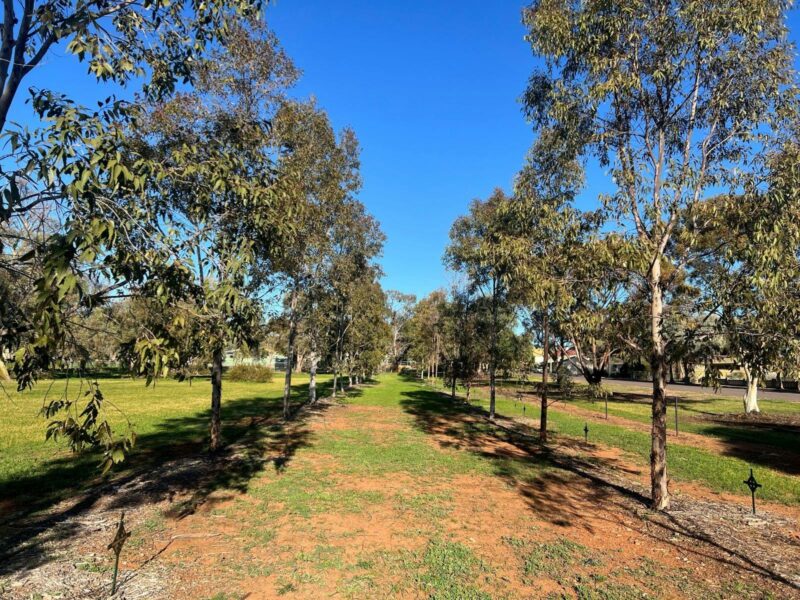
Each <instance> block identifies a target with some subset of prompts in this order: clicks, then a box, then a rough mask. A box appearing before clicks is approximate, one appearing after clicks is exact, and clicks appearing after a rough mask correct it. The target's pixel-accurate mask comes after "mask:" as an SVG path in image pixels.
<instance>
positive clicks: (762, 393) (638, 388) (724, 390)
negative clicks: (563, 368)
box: [576, 377, 800, 402]
mask: <svg viewBox="0 0 800 600" xmlns="http://www.w3.org/2000/svg"><path fill="white" fill-rule="evenodd" d="M576 381H579V382H581V383H584V379H583V378H582V377H580V378H576ZM603 384H604V385H606V386H608V387H609V388H610V389H612V390H614V391H616V390H619V391H621V392H624V391H631V392H643V393H648V392H650V391H651V390H652V385H651V384H650V382H648V381H630V380H628V379H613V378H611V377H608V378H605V379H604V380H603ZM667 394H670V395H672V394H675V395H679V396H680V395H683V394H687V395H692V396H696V397H708V398H720V397H722V398H736V399H740V398H742V397H743V396H744V388H743V387H737V386H727V385H726V386H722V387H720V388H719V391H718V392H715V391H714V390H713V389H712V388H704V387H701V386H699V385H686V384H683V383H671V384H669V385H668V386H667ZM758 397H759V398H760V399H767V400H785V401H787V402H800V392H795V391H791V392H789V391H784V392H781V391H778V390H769V389H760V390H758Z"/></svg>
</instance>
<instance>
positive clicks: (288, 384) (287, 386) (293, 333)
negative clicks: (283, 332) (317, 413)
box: [283, 288, 297, 419]
mask: <svg viewBox="0 0 800 600" xmlns="http://www.w3.org/2000/svg"><path fill="white" fill-rule="evenodd" d="M296 308H297V289H296V288H294V289H292V297H291V300H290V302H289V340H288V342H289V343H288V344H287V348H286V376H285V377H284V379H283V418H284V419H288V418H289V396H290V395H291V393H292V368H293V367H294V344H295V339H296V338H297V320H296V314H295V309H296Z"/></svg>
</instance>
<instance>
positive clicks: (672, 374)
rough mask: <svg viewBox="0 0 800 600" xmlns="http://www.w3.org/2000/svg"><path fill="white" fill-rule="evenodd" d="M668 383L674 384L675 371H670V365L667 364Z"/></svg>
mask: <svg viewBox="0 0 800 600" xmlns="http://www.w3.org/2000/svg"><path fill="white" fill-rule="evenodd" d="M669 382H670V385H671V384H673V383H675V371H674V370H673V369H672V363H669Z"/></svg>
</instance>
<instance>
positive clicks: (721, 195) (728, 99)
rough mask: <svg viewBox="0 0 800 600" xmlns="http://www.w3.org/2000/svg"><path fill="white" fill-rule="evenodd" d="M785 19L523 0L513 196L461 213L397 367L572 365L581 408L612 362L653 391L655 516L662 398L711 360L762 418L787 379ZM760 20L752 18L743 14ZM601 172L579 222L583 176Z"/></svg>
mask: <svg viewBox="0 0 800 600" xmlns="http://www.w3.org/2000/svg"><path fill="white" fill-rule="evenodd" d="M788 8H789V7H788V3H786V2H783V1H782V0H752V1H749V2H713V3H708V2H670V1H664V2H637V1H621V2H613V3H608V2H592V1H589V2H586V1H578V0H574V1H573V0H568V1H551V0H536V1H534V2H533V3H532V4H531V5H530V6H529V7H528V8H527V9H526V10H525V11H524V12H523V21H524V23H525V25H526V27H527V29H528V37H527V39H528V41H529V42H530V45H531V48H532V50H533V53H534V54H535V55H536V56H537V57H539V58H540V59H541V64H542V68H541V69H539V70H537V71H535V72H534V73H533V74H532V75H531V77H530V81H529V83H528V87H527V90H526V91H525V94H524V97H523V105H524V112H525V115H526V116H527V118H528V119H529V120H530V122H531V124H532V125H533V126H534V129H535V134H536V138H535V142H534V143H533V146H532V148H531V150H530V153H529V155H528V158H527V161H526V163H525V165H524V167H523V169H522V170H521V171H520V173H519V175H518V176H517V178H516V184H515V188H514V191H513V194H511V195H506V194H504V193H503V192H502V191H499V190H498V191H496V192H494V193H493V194H492V195H491V196H490V197H489V198H487V199H486V200H476V201H474V202H473V203H472V205H471V206H470V210H469V213H468V214H467V215H465V216H463V217H460V218H459V219H457V220H456V222H455V223H454V224H453V226H452V229H451V234H450V236H451V240H450V245H449V247H448V249H447V251H446V255H445V262H446V264H447V265H448V266H449V267H450V268H452V269H453V270H455V271H456V272H458V273H460V274H461V276H462V278H463V285H461V286H459V289H455V290H453V291H452V292H451V293H450V294H444V293H443V292H437V293H435V294H433V295H431V296H429V297H428V298H424V299H422V300H421V301H420V302H419V304H418V305H417V308H416V310H415V313H414V315H413V317H412V319H411V321H410V323H411V325H410V326H409V328H408V336H409V337H410V339H411V340H412V343H411V350H410V354H409V356H410V357H412V358H413V359H414V360H415V361H416V364H417V365H418V366H420V367H421V368H423V369H425V370H426V371H430V370H431V369H432V370H433V372H434V373H436V372H437V365H443V367H444V368H439V369H438V373H439V374H440V375H446V376H448V377H450V378H451V383H452V385H453V390H455V382H456V380H460V381H462V383H463V384H464V385H465V386H467V388H468V389H469V386H470V385H471V384H472V383H473V381H474V379H475V377H476V375H477V374H478V373H480V375H481V376H482V377H485V378H486V379H488V385H489V399H490V404H489V412H490V417H494V414H495V401H494V400H495V387H496V385H495V380H496V377H497V373H498V372H499V371H501V370H502V371H505V372H506V373H509V374H512V376H514V377H518V376H520V374H524V373H530V372H531V370H532V364H533V362H535V360H536V359H535V358H532V357H531V356H530V347H529V346H526V344H524V343H522V341H523V338H526V337H527V338H529V339H530V340H531V341H530V342H529V344H530V343H532V344H534V345H535V346H536V347H537V348H539V349H541V351H542V352H543V354H544V355H545V356H547V357H548V359H549V360H546V361H544V363H543V365H542V366H543V369H542V374H541V378H542V380H543V382H544V383H543V385H542V386H541V388H540V389H541V402H542V406H541V437H542V440H543V441H545V440H546V439H547V406H548V399H547V389H548V388H547V381H548V378H552V377H553V374H552V373H549V372H548V367H549V365H554V366H555V368H556V369H557V368H558V364H559V363H560V362H563V360H564V357H565V356H566V355H567V353H573V354H574V355H576V360H575V361H574V362H575V363H576V366H577V368H579V369H580V371H581V372H582V373H583V375H584V377H585V379H586V382H587V384H588V385H589V390H590V393H593V394H598V395H600V394H603V393H604V392H603V390H602V383H601V382H602V377H603V376H604V375H605V374H607V373H608V369H609V365H610V363H611V361H612V360H617V361H624V362H627V363H630V364H640V365H642V366H643V368H644V366H645V365H646V368H647V369H648V371H649V373H650V374H651V377H652V383H653V394H652V450H651V492H652V505H653V507H654V508H656V509H663V508H666V507H668V505H669V494H668V490H667V481H668V477H667V457H666V434H667V426H666V408H667V405H666V389H667V384H668V381H669V380H670V379H671V378H673V379H674V377H675V371H679V372H680V373H682V376H683V377H684V378H688V377H689V374H690V372H691V370H692V367H693V366H694V365H705V366H706V367H707V368H706V380H707V382H708V383H713V382H714V379H715V377H716V376H718V374H719V373H718V371H717V369H716V367H715V364H717V363H718V361H719V359H721V358H725V359H728V360H729V361H730V362H732V363H734V365H735V366H736V367H737V368H739V369H740V370H741V371H742V372H743V373H744V374H745V377H746V378H747V391H746V394H745V399H744V410H745V411H746V412H748V413H750V412H757V411H758V403H757V392H758V384H759V382H763V379H764V377H765V376H766V375H767V373H770V372H777V373H778V374H779V375H782V376H784V377H786V376H790V377H791V376H796V375H797V371H798V369H799V368H800V285H799V284H800V226H799V224H800V198H798V192H797V190H798V189H799V188H798V174H799V173H798V169H799V168H800V167H798V164H800V163H798V160H797V159H798V145H797V132H798V118H797V117H798V105H797V100H798V96H797V92H798V90H797V87H796V83H797V81H796V74H795V72H794V69H793V60H794V57H793V48H792V45H791V44H790V43H789V41H788V39H787V33H788V32H787V24H786V20H787V11H788ZM756 15H757V16H756ZM590 165H594V166H596V167H597V168H600V169H602V170H603V171H605V172H606V173H608V174H609V176H610V177H609V179H610V181H611V183H612V185H613V189H612V190H611V191H610V192H609V193H608V194H606V195H603V196H601V197H600V198H599V199H600V204H601V208H600V209H599V210H597V211H593V212H586V211H581V210H578V208H577V205H576V200H577V199H578V197H579V196H580V195H581V193H582V192H583V191H584V190H585V189H586V188H587V187H588V186H589V184H591V182H587V181H586V172H587V167H588V166H590Z"/></svg>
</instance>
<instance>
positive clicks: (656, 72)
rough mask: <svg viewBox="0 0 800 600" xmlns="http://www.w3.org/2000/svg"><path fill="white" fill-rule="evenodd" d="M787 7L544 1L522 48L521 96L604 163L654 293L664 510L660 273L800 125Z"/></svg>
mask: <svg viewBox="0 0 800 600" xmlns="http://www.w3.org/2000/svg"><path fill="white" fill-rule="evenodd" d="M788 8H789V2H787V1H785V0H750V1H748V2H718V3H708V2H700V1H690V2H685V1H678V0H664V1H660V2H640V1H638V0H625V1H622V2H614V3H608V2H604V1H601V0H588V1H586V0H567V1H564V2H561V1H559V2H555V1H552V0H536V1H534V2H533V3H532V4H531V5H530V6H529V7H528V8H527V9H526V10H525V11H524V15H523V20H524V22H525V24H526V26H527V28H528V36H527V39H528V41H529V42H530V44H531V47H532V49H533V52H534V53H535V54H536V55H537V56H539V57H541V58H542V59H543V61H544V67H543V69H542V70H540V71H537V72H535V73H534V74H533V76H532V77H531V79H530V82H529V86H528V89H527V91H526V93H525V104H526V108H527V114H528V116H529V117H530V119H531V120H532V121H533V122H534V123H535V124H536V126H537V127H539V128H540V130H545V131H553V132H555V137H556V138H557V139H562V140H567V141H568V143H569V147H570V149H571V150H572V151H574V153H575V154H576V155H580V156H590V155H593V156H594V157H596V158H597V159H598V160H599V162H600V164H601V165H603V166H604V167H606V168H607V169H608V170H609V171H610V173H611V179H612V181H613V183H614V185H615V187H616V190H615V192H614V193H612V194H610V195H608V196H605V197H603V201H604V203H605V205H606V207H607V208H608V209H609V210H610V211H611V212H612V214H614V215H617V216H618V218H619V220H620V222H621V225H622V226H623V227H626V228H627V227H628V226H630V228H631V229H632V231H633V233H632V235H630V236H629V238H628V243H629V245H630V261H629V262H628V263H627V266H628V268H629V269H630V270H631V271H632V272H633V273H635V274H636V275H637V276H638V277H640V278H642V280H643V281H644V283H645V284H646V286H647V290H648V295H649V313H650V314H649V321H650V322H649V330H650V341H649V343H650V348H649V350H650V353H651V360H650V363H651V365H652V371H653V401H652V448H651V458H650V463H651V493H652V506H653V508H655V509H664V508H666V507H668V506H669V492H668V489H667V481H668V477H667V462H666V432H667V430H666V377H667V348H666V343H667V340H666V339H665V337H664V332H663V311H664V302H663V290H664V285H665V266H667V265H669V264H672V265H673V266H674V267H676V270H678V271H679V270H680V268H679V267H680V265H682V264H684V263H687V262H689V261H691V260H692V258H693V251H694V250H695V247H694V244H693V243H692V240H691V239H687V240H686V243H684V244H681V245H678V244H674V243H672V242H673V241H674V235H675V232H676V230H678V229H681V225H682V223H681V218H682V217H683V216H684V215H687V214H691V211H687V210H685V209H686V208H687V207H691V206H693V205H694V204H696V203H698V202H701V201H702V199H703V198H704V196H705V195H707V193H708V192H709V191H710V190H718V189H719V188H727V189H731V190H736V189H741V188H742V187H744V186H746V184H747V183H748V179H749V176H750V175H751V174H752V173H753V172H754V170H757V168H758V165H759V160H758V158H759V156H758V155H759V154H760V153H762V152H764V151H766V150H768V149H769V148H770V146H771V145H772V144H771V138H772V136H773V135H774V134H775V133H776V132H777V131H779V130H780V129H781V128H782V125H783V123H782V122H781V121H782V119H784V118H786V117H787V116H792V115H793V113H794V112H795V110H794V106H793V104H794V103H793V96H794V89H793V86H794V77H795V75H794V72H793V69H792V63H793V60H794V59H793V51H792V46H791V43H790V42H789V40H788V36H787V27H786V15H787V10H788Z"/></svg>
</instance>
